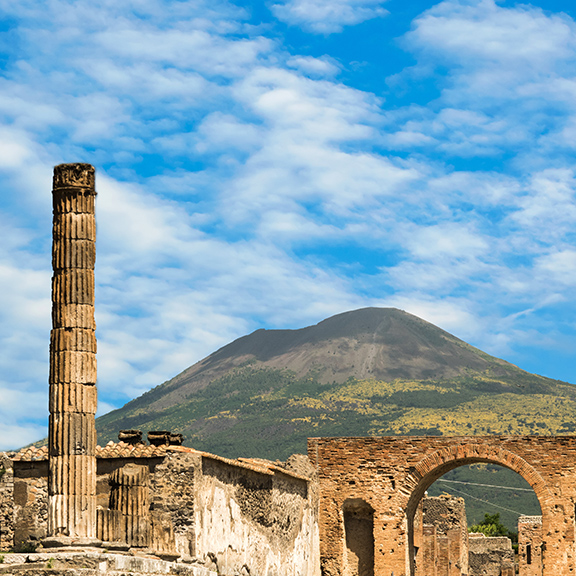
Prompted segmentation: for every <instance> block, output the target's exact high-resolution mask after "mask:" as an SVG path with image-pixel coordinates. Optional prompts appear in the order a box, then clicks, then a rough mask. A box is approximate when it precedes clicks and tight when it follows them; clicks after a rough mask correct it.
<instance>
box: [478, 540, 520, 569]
mask: <svg viewBox="0 0 576 576" xmlns="http://www.w3.org/2000/svg"><path fill="white" fill-rule="evenodd" d="M468 542H469V562H470V576H514V574H515V569H514V551H513V550H512V541H511V540H510V538H506V537H505V536H496V537H490V538H487V537H486V536H484V534H471V535H470V538H469V541H468Z"/></svg>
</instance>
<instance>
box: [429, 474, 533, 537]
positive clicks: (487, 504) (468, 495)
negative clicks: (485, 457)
mask: <svg viewBox="0 0 576 576" xmlns="http://www.w3.org/2000/svg"><path fill="white" fill-rule="evenodd" d="M495 486H498V488H496V487H495ZM500 487H501V488H500ZM444 493H447V494H451V495H452V496H458V497H461V498H464V500H465V501H466V517H467V520H468V526H472V525H475V524H479V523H480V522H482V520H483V518H484V515H485V514H492V515H493V514H500V519H501V520H502V523H503V524H504V525H505V526H506V527H507V529H508V530H509V531H510V532H516V531H517V526H518V517H519V515H520V514H525V515H527V516H538V515H540V513H541V511H540V505H539V503H538V498H537V497H536V494H535V492H534V491H533V490H532V488H531V486H530V484H528V482H526V480H524V478H522V476H520V475H519V474H516V472H513V471H512V470H509V469H507V468H504V467H502V466H497V465H495V464H482V463H479V464H470V465H469V466H461V467H459V468H456V469H454V470H452V471H451V472H448V473H447V474H445V475H444V476H442V478H440V479H439V480H437V481H436V482H435V483H434V484H432V486H430V488H429V489H428V495H429V496H440V495H441V494H444Z"/></svg>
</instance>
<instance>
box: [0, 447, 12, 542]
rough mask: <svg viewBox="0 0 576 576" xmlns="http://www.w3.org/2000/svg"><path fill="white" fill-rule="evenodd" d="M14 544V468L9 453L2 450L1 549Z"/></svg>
mask: <svg viewBox="0 0 576 576" xmlns="http://www.w3.org/2000/svg"><path fill="white" fill-rule="evenodd" d="M13 545H14V470H13V467H12V460H11V459H10V457H9V456H8V454H6V453H4V452H0V551H4V550H10V549H11V548H12V546H13Z"/></svg>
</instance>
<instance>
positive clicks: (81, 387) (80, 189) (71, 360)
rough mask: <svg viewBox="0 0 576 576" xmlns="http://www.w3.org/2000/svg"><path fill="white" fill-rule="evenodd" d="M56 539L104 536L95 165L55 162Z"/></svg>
mask: <svg viewBox="0 0 576 576" xmlns="http://www.w3.org/2000/svg"><path fill="white" fill-rule="evenodd" d="M52 193H53V206H54V211H53V213H54V219H53V231H52V232H53V243H52V266H53V270H54V275H53V276H52V332H51V334H50V423H49V434H48V448H49V478H48V539H50V538H52V539H56V541H57V542H59V543H61V544H72V543H74V544H82V543H84V544H86V543H90V542H91V541H93V540H95V535H96V428H95V423H94V418H95V414H96V401H97V399H96V336H95V329H96V324H95V322H94V262H95V257H96V246H95V240H96V224H95V218H94V203H95V198H96V192H95V189H94V168H93V167H92V166H90V164H61V165H59V166H56V167H55V168H54V180H53V190H52Z"/></svg>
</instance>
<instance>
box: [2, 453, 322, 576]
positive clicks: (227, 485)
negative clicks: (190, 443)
mask: <svg viewBox="0 0 576 576" xmlns="http://www.w3.org/2000/svg"><path fill="white" fill-rule="evenodd" d="M98 454H99V458H97V482H96V486H97V503H98V507H99V513H98V518H99V522H100V527H99V530H100V532H99V537H100V538H101V539H103V540H109V541H106V542H105V543H104V544H103V546H104V547H105V548H114V549H119V550H122V549H125V550H127V549H128V548H130V547H131V546H132V547H136V548H137V547H138V546H140V548H141V549H144V548H145V549H146V550H145V551H146V552H147V553H153V554H156V555H158V556H160V557H162V558H176V557H179V558H180V559H181V560H182V561H185V562H189V563H194V564H195V565H199V566H204V567H206V568H207V569H209V570H212V571H217V572H218V574H220V575H221V576H228V575H230V576H231V575H237V574H250V575H251V576H276V575H282V576H284V575H291V574H294V575H296V574H298V575H299V576H317V575H318V574H319V569H318V568H319V535H318V519H317V508H318V494H317V490H316V483H315V482H314V481H311V476H312V475H313V474H314V469H313V468H312V466H311V465H310V462H309V460H308V458H307V457H306V456H302V455H300V456H297V455H296V456H293V457H291V458H290V459H289V460H288V462H286V463H285V464H280V463H271V462H268V461H264V460H247V459H239V460H229V459H226V458H220V457H218V456H215V455H213V454H207V453H204V452H199V451H196V450H193V449H190V448H184V447H170V448H168V447H166V446H160V447H154V446H142V445H139V446H133V447H130V446H128V445H126V444H123V443H120V444H116V445H113V444H110V445H108V446H106V447H104V448H99V450H98ZM46 456H47V453H46V451H42V449H40V450H37V449H35V450H31V451H28V452H25V453H22V454H20V455H19V456H17V457H16V458H15V460H14V462H13V464H14V472H15V482H14V504H15V507H14V515H15V518H14V520H15V521H14V534H15V540H16V542H15V544H16V548H20V549H23V548H28V547H30V544H34V543H37V542H38V541H39V540H40V539H42V538H43V537H45V536H46V528H47V524H46V519H47V513H46V504H47V475H48V462H47V460H46ZM134 465H136V466H137V467H139V468H140V469H141V468H142V467H144V468H145V469H147V471H148V472H147V473H146V474H145V475H144V476H142V477H146V478H149V485H148V487H147V488H146V495H145V497H144V496H143V497H142V498H141V499H140V500H142V502H149V506H148V505H147V506H146V508H147V510H139V511H138V512H136V511H130V510H129V509H130V503H129V502H124V503H122V506H119V503H118V502H116V500H117V499H118V497H120V496H121V495H120V496H119V495H118V494H116V495H115V492H114V488H112V491H111V486H110V480H114V479H115V478H116V480H118V478H119V477H120V476H125V477H126V481H127V482H130V481H131V478H132V476H133V474H131V472H130V471H132V472H133V469H134V468H135V467H134ZM120 472H121V473H122V474H120V476H119V473H120ZM129 472H130V473H129ZM139 477H140V476H139ZM139 485H140V484H138V486H139ZM116 489H118V488H116ZM130 489H131V488H130V486H128V485H127V490H126V494H128V493H129V492H130ZM136 491H137V492H138V493H140V492H141V490H140V488H137V489H136ZM0 494H1V493H0ZM142 494H144V493H142ZM8 499H9V498H6V500H8ZM140 500H139V503H140V504H142V502H140ZM6 508H7V506H6ZM121 508H127V512H124V515H125V514H126V513H128V515H129V517H127V518H124V524H125V528H124V530H122V529H121V527H120V528H119V527H118V525H119V523H122V518H121V515H122V514H123V512H122V511H121ZM148 508H149V509H148ZM119 514H120V516H118V515H119ZM131 514H137V515H138V516H137V517H136V516H135V517H132V516H131ZM146 524H148V526H146ZM115 534H121V535H122V537H121V538H119V539H118V540H117V541H115V539H114V535H115ZM103 536H106V537H103ZM140 540H141V542H140ZM145 541H146V542H145Z"/></svg>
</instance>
